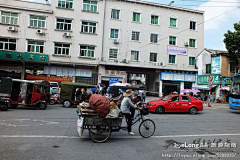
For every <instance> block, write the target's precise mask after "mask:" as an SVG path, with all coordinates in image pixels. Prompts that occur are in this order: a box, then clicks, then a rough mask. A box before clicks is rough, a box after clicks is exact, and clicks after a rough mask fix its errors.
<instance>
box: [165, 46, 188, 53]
mask: <svg viewBox="0 0 240 160" xmlns="http://www.w3.org/2000/svg"><path fill="white" fill-rule="evenodd" d="M167 52H168V53H170V54H181V55H187V54H188V49H187V48H186V47H177V46H167Z"/></svg>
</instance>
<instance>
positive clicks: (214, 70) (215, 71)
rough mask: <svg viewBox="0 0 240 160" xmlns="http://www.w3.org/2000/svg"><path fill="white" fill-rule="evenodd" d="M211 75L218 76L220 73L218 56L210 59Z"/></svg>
mask: <svg viewBox="0 0 240 160" xmlns="http://www.w3.org/2000/svg"><path fill="white" fill-rule="evenodd" d="M211 73H212V74H220V73H221V64H220V56H217V57H212V64H211Z"/></svg>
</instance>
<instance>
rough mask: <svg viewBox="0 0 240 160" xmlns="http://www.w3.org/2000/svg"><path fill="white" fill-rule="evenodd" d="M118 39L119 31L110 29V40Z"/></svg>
mask: <svg viewBox="0 0 240 160" xmlns="http://www.w3.org/2000/svg"><path fill="white" fill-rule="evenodd" d="M118 37H119V29H113V28H111V31H110V38H118Z"/></svg>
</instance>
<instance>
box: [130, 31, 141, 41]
mask: <svg viewBox="0 0 240 160" xmlns="http://www.w3.org/2000/svg"><path fill="white" fill-rule="evenodd" d="M131 40H132V41H140V32H137V31H132V39H131Z"/></svg>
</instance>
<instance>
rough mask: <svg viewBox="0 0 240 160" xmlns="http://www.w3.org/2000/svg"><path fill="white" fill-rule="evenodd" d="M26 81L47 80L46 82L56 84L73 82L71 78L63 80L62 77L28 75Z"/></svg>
mask: <svg viewBox="0 0 240 160" xmlns="http://www.w3.org/2000/svg"><path fill="white" fill-rule="evenodd" d="M26 79H29V80H45V81H54V82H71V78H62V77H47V76H39V75H30V74H27V75H26Z"/></svg>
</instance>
